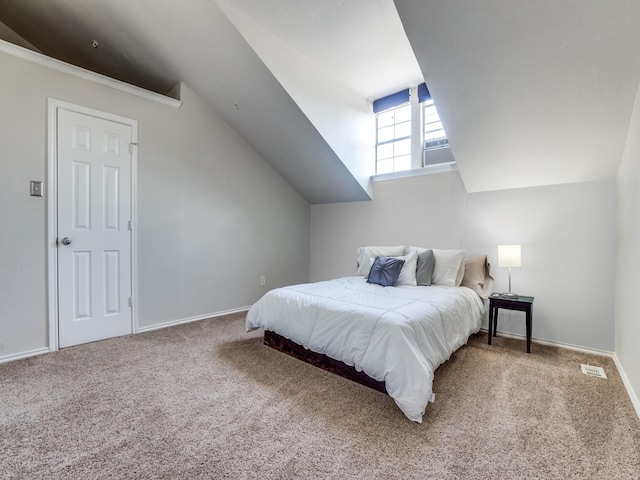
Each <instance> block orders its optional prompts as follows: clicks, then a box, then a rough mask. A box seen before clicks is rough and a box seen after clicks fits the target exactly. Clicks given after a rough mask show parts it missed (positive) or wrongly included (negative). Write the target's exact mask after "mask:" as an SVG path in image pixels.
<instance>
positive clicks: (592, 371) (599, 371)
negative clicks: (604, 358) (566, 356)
mask: <svg viewBox="0 0 640 480" xmlns="http://www.w3.org/2000/svg"><path fill="white" fill-rule="evenodd" d="M580 368H582V373H584V374H585V375H589V376H590V377H598V378H607V375H606V374H605V373H604V369H603V368H602V367H594V366H592V365H585V364H583V363H582V364H580Z"/></svg>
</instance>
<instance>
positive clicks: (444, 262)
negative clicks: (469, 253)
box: [431, 248, 464, 287]
mask: <svg viewBox="0 0 640 480" xmlns="http://www.w3.org/2000/svg"><path fill="white" fill-rule="evenodd" d="M433 257H434V259H435V264H434V266H433V275H432V276H431V283H433V284H435V285H447V286H450V287H458V286H460V283H462V277H464V250H436V249H435V248H434V249H433Z"/></svg>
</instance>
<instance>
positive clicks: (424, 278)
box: [416, 250, 436, 287]
mask: <svg viewBox="0 0 640 480" xmlns="http://www.w3.org/2000/svg"><path fill="white" fill-rule="evenodd" d="M435 264H436V262H435V258H434V256H433V250H424V251H418V267H417V269H416V281H417V283H418V285H419V286H423V287H424V286H426V287H428V286H429V285H431V275H432V274H433V266H434V265H435Z"/></svg>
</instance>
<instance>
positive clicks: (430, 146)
mask: <svg viewBox="0 0 640 480" xmlns="http://www.w3.org/2000/svg"><path fill="white" fill-rule="evenodd" d="M455 161H456V160H455V158H453V153H451V147H450V146H449V140H447V139H446V138H441V139H439V140H429V141H428V142H424V149H423V150H422V166H423V167H426V166H428V165H439V164H441V163H453V162H455Z"/></svg>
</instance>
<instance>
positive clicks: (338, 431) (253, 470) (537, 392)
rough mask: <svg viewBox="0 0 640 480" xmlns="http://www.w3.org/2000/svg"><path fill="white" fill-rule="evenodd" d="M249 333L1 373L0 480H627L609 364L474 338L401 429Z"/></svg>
mask: <svg viewBox="0 0 640 480" xmlns="http://www.w3.org/2000/svg"><path fill="white" fill-rule="evenodd" d="M261 333H262V332H260V331H258V332H250V333H246V332H245V331H244V314H234V315H228V316H225V317H218V318H213V319H209V320H203V321H199V322H194V323H190V324H184V325H179V326H175V327H171V328H166V329H162V330H156V331H152V332H146V333H142V334H138V335H130V336H126V337H120V338H115V339H110V340H104V341H101V342H95V343H91V344H86V345H81V346H77V347H72V348H67V349H63V350H60V351H58V352H55V353H52V354H47V355H42V356H38V357H32V358H28V359H24V360H18V361H14V362H10V363H7V364H3V365H0V478H3V479H39V478H47V479H51V478H55V479H103V478H117V479H134V478H140V479H143V478H144V479H227V478H228V479H255V478H260V479H520V478H522V479H524V478H526V479H574V478H575V479H596V478H598V479H600V478H602V479H638V478H640V419H638V417H637V416H636V414H635V411H634V409H633V406H632V404H631V401H630V399H629V397H628V396H627V394H626V392H625V389H624V386H623V384H622V381H621V379H620V377H619V375H618V373H617V371H616V369H615V366H614V364H613V361H612V360H611V359H609V358H606V357H600V356H592V355H588V354H584V353H579V352H575V351H570V350H565V349H559V348H554V347H548V346H542V345H537V344H534V345H533V346H532V353H531V354H527V353H526V352H525V345H524V342H523V341H518V340H513V339H506V338H500V337H497V338H496V339H495V342H494V344H493V345H487V344H486V334H482V333H481V334H477V335H473V336H472V337H471V338H470V339H469V342H468V344H467V345H465V346H464V347H462V348H461V349H460V350H458V351H457V352H455V353H454V354H453V355H452V357H451V358H450V359H449V360H448V361H447V362H446V363H444V364H443V365H441V366H440V367H439V368H438V369H437V370H436V375H435V380H434V386H433V391H434V392H435V393H436V401H435V403H434V404H429V406H428V407H427V413H426V415H425V417H424V421H423V423H422V424H416V423H413V422H410V421H409V420H407V419H406V418H405V417H404V416H403V415H402V413H401V412H400V410H399V409H398V408H397V407H396V406H395V404H394V402H393V400H392V399H391V398H389V397H388V396H386V395H384V394H382V393H380V392H377V391H374V390H371V389H369V388H366V387H363V386H361V385H358V384H356V383H353V382H350V381H348V380H345V379H342V378H340V377H337V376H335V375H332V374H330V373H327V372H325V371H323V370H320V369H317V368H315V367H312V366H310V365H307V364H305V363H303V362H300V361H297V360H295V359H293V358H290V357H288V356H286V355H284V354H282V353H280V352H277V351H274V350H272V349H270V348H268V347H265V346H263V345H262V342H261ZM581 363H589V364H591V365H598V366H601V367H603V368H604V369H605V372H606V374H607V376H608V379H606V380H604V379H599V378H593V377H589V376H586V375H584V374H582V373H581V372H580V364H581Z"/></svg>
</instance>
